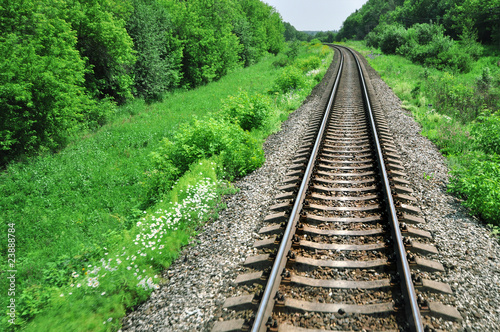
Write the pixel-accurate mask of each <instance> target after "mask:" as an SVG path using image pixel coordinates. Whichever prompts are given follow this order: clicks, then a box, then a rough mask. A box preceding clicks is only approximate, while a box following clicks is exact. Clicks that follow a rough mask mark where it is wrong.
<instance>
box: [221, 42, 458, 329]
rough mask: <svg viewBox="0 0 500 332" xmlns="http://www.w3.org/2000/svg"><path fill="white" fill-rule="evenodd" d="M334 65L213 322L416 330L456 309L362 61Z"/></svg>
mask: <svg viewBox="0 0 500 332" xmlns="http://www.w3.org/2000/svg"><path fill="white" fill-rule="evenodd" d="M335 48H336V52H335V53H336V57H335V60H334V61H335V65H336V70H335V71H336V75H335V77H332V78H331V80H330V83H329V88H328V89H327V91H328V95H325V96H324V97H323V100H322V103H321V104H322V106H323V107H322V108H321V109H319V110H318V112H317V114H316V115H315V118H314V119H313V120H312V121H311V129H310V131H309V132H308V134H307V135H306V137H305V138H304V143H303V145H302V147H301V148H300V149H299V150H298V151H297V156H296V159H295V160H294V162H293V164H292V165H291V167H290V172H289V174H288V177H287V178H286V179H285V180H284V182H283V184H282V186H281V188H280V189H281V190H282V194H280V195H278V196H277V197H276V201H277V204H276V205H274V206H273V207H271V210H272V213H271V214H270V215H268V216H267V217H266V218H265V222H266V226H264V227H263V228H262V229H261V230H260V232H259V234H260V236H261V238H260V239H259V240H257V241H256V242H255V244H254V248H255V250H256V255H254V256H250V257H248V258H247V260H246V261H245V263H244V265H245V268H246V269H247V273H244V274H242V275H240V276H238V278H237V279H236V280H235V283H236V285H238V287H237V292H236V293H235V296H232V297H229V298H227V299H226V302H225V304H224V308H226V313H227V314H226V317H225V318H224V320H223V321H219V322H217V323H216V324H215V325H214V328H213V330H212V331H217V332H220V331H242V330H251V331H255V332H257V331H266V330H268V331H292V332H293V331H319V330H337V331H339V330H340V331H347V330H354V331H362V330H367V331H379V330H380V331H382V330H384V331H387V330H389V331H391V330H392V331H401V330H403V331H424V330H428V331H429V330H433V329H443V328H452V327H453V323H452V322H453V321H458V320H460V319H461V316H460V314H459V312H458V311H457V310H456V309H455V308H454V307H453V306H450V305H448V304H447V303H452V299H451V298H452V291H451V289H450V287H449V286H448V285H447V284H444V283H441V282H439V278H440V275H441V273H442V272H444V267H443V266H442V265H441V264H440V263H439V262H437V261H436V260H434V259H433V258H434V257H435V256H437V255H438V250H437V248H436V247H435V246H433V245H432V236H431V234H430V233H428V232H426V231H425V230H423V229H422V228H421V227H419V226H418V225H419V224H423V223H425V221H424V219H423V218H421V217H420V211H419V209H418V207H416V206H415V199H414V198H413V197H412V196H411V193H412V190H411V188H410V187H409V182H408V181H407V180H405V174H404V167H403V166H402V165H401V163H400V162H399V161H398V151H397V149H396V147H395V146H393V145H392V144H391V142H392V137H391V133H390V130H389V128H387V125H386V124H385V120H384V115H383V110H382V109H381V107H380V106H379V104H378V103H377V101H376V100H375V97H374V93H373V92H372V88H371V85H370V83H369V81H368V80H367V75H366V74H365V73H364V65H363V63H362V62H361V61H359V59H358V57H357V55H356V54H355V53H354V52H352V51H350V50H349V49H347V48H343V47H338V46H335Z"/></svg>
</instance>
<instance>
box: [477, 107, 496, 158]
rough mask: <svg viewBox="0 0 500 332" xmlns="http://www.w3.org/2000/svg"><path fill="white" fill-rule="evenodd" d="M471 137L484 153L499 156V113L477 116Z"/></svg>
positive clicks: (486, 113)
mask: <svg viewBox="0 0 500 332" xmlns="http://www.w3.org/2000/svg"><path fill="white" fill-rule="evenodd" d="M471 135H472V136H473V137H474V138H475V139H476V142H477V144H478V145H479V147H480V148H481V149H482V150H483V151H484V152H485V153H489V154H496V155H500V113H499V112H496V113H494V114H489V112H485V113H483V114H482V115H481V116H479V117H478V118H477V119H476V122H475V123H474V124H473V126H472V130H471Z"/></svg>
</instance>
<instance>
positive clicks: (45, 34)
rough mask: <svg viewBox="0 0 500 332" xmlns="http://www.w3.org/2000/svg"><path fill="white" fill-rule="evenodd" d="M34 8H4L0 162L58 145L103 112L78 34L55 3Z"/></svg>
mask: <svg viewBox="0 0 500 332" xmlns="http://www.w3.org/2000/svg"><path fill="white" fill-rule="evenodd" d="M32 7H33V8H29V7H28V6H27V5H26V4H24V3H17V2H12V3H11V4H9V5H8V6H6V7H5V8H2V7H1V6H0V17H1V19H0V24H1V25H2V31H1V32H0V109H1V112H0V164H3V163H6V162H8V161H10V160H11V159H12V158H13V157H14V156H16V155H18V154H23V153H26V152H34V151H36V150H37V149H38V148H39V147H40V146H45V147H47V148H50V149H58V148H60V147H61V146H63V145H64V143H65V141H66V139H67V137H68V136H69V134H71V133H73V132H75V131H76V129H78V127H79V126H80V125H81V122H82V120H85V118H86V117H90V118H93V119H94V118H99V117H100V116H101V115H102V113H101V112H100V110H99V109H98V108H97V107H96V105H95V103H94V102H93V101H91V100H90V99H89V98H88V96H87V95H85V89H83V87H82V86H83V82H84V75H85V63H84V60H83V59H82V58H81V56H80V54H79V53H78V51H77V50H76V49H75V46H76V33H75V32H74V31H72V30H71V26H70V25H69V24H68V23H67V22H66V21H65V20H63V19H61V18H59V17H58V15H61V16H62V14H61V13H59V8H57V7H55V5H51V4H50V3H42V2H40V3H37V4H32ZM12 13H16V15H12ZM54 16H55V17H54Z"/></svg>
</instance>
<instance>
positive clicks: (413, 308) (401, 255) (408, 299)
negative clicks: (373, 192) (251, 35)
mask: <svg viewBox="0 0 500 332" xmlns="http://www.w3.org/2000/svg"><path fill="white" fill-rule="evenodd" d="M347 50H348V51H349V52H351V53H352V55H353V56H354V59H355V60H356V64H357V66H358V71H359V76H360V79H361V83H362V88H363V98H364V99H365V106H366V109H367V112H368V115H369V117H370V122H371V126H372V129H373V137H374V140H375V147H376V150H377V159H378V163H379V167H380V173H381V178H382V185H383V187H384V191H385V194H386V195H385V196H386V199H387V210H388V212H389V214H390V220H389V221H390V225H391V232H392V237H393V241H394V246H395V249H396V254H397V256H398V259H397V266H398V270H399V272H400V275H401V276H400V278H401V289H402V292H403V296H404V299H405V304H406V306H405V308H406V312H407V316H408V323H409V325H410V326H409V327H410V330H411V331H419V332H423V331H424V327H423V323H422V318H421V315H420V309H419V306H418V302H417V295H416V293H415V288H414V286H413V281H412V278H411V271H410V266H409V264H408V260H407V259H406V250H405V246H404V244H403V236H402V234H401V230H400V229H399V221H398V217H397V213H396V207H395V205H394V200H393V198H392V194H391V187H390V183H389V178H388V177H387V171H386V168H385V164H384V157H383V154H382V147H381V146H380V141H379V139H378V133H377V128H376V124H375V119H374V116H373V112H372V108H371V104H370V97H369V95H368V91H367V88H366V82H365V79H364V76H363V70H362V68H361V64H360V62H359V60H358V58H357V56H356V55H355V54H354V52H353V51H351V50H350V49H348V48H347Z"/></svg>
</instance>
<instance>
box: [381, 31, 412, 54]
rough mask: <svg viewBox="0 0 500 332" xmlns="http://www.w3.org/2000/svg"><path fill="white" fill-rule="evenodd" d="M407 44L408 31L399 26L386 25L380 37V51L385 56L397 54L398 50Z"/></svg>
mask: <svg viewBox="0 0 500 332" xmlns="http://www.w3.org/2000/svg"><path fill="white" fill-rule="evenodd" d="M405 42H406V30H405V28H403V27H402V26H398V25H386V26H385V27H384V28H383V29H382V32H381V36H380V49H381V50H382V52H384V53H385V54H396V50H397V49H398V48H399V47H401V46H402V45H404V43H405Z"/></svg>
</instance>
